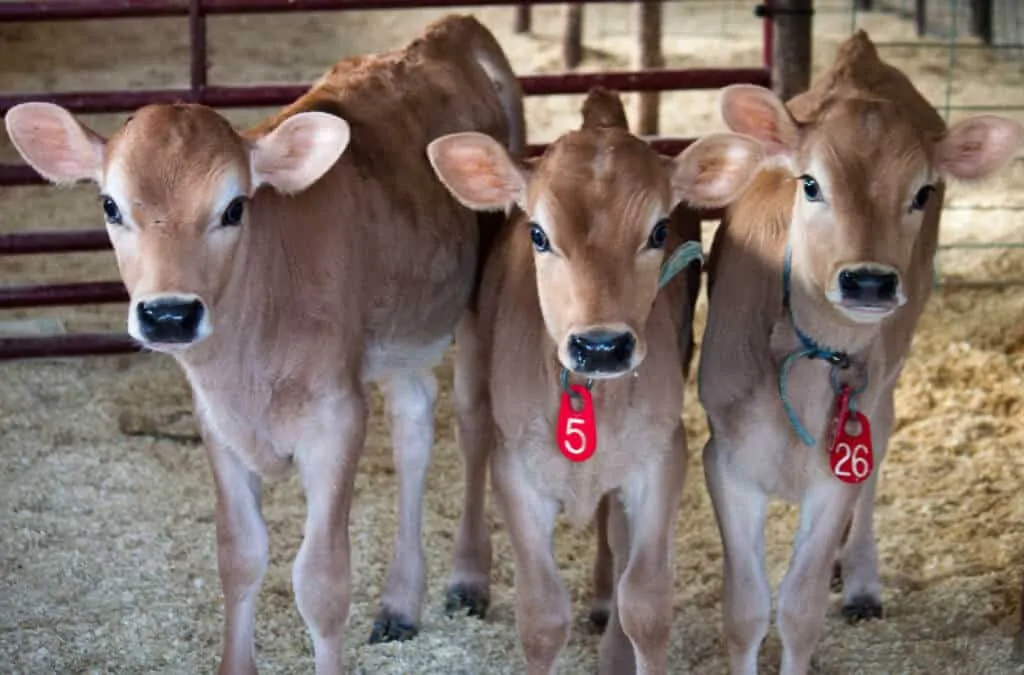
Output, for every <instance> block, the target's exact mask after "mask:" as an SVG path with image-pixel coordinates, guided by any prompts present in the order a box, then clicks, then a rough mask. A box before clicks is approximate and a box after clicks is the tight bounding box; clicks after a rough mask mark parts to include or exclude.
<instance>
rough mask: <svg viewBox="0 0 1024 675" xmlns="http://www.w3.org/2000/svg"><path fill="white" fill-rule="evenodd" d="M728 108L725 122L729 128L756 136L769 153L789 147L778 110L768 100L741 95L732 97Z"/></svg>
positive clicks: (775, 152) (779, 151) (783, 150)
mask: <svg viewBox="0 0 1024 675" xmlns="http://www.w3.org/2000/svg"><path fill="white" fill-rule="evenodd" d="M728 108H729V110H728V112H727V117H726V123H727V124H728V126H729V128H730V129H732V130H733V131H735V132H736V133H741V134H747V135H748V136H752V137H754V138H756V139H757V140H759V141H760V142H761V143H763V144H764V146H765V149H766V150H767V151H768V152H769V153H770V154H778V153H781V152H785V151H787V150H788V149H789V147H788V142H787V139H786V138H784V134H783V131H782V129H781V128H780V127H779V119H778V116H779V114H780V111H779V110H777V109H776V108H775V106H773V105H772V104H771V103H770V102H768V101H765V100H763V99H762V98H760V97H758V96H753V95H743V96H736V97H733V98H732V99H731V100H730V102H729V106H728Z"/></svg>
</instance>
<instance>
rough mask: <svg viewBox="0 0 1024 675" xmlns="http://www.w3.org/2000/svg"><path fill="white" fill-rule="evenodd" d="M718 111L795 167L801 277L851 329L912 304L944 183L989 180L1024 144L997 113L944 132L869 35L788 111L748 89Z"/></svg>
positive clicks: (729, 94) (842, 53)
mask: <svg viewBox="0 0 1024 675" xmlns="http://www.w3.org/2000/svg"><path fill="white" fill-rule="evenodd" d="M721 105H722V114H723V117H724V119H725V122H726V124H727V125H728V126H729V128H730V129H732V130H733V131H736V132H739V133H745V134H749V135H751V136H754V137H756V138H758V139H759V140H760V141H762V142H763V143H764V144H765V147H766V149H767V151H768V152H769V154H770V155H773V156H774V157H776V158H778V159H779V160H780V161H781V163H782V164H783V165H784V166H785V167H786V168H788V169H789V170H790V171H791V173H792V175H793V176H794V180H793V188H794V189H793V192H794V201H793V205H792V215H791V222H790V229H789V244H790V246H791V247H792V255H793V269H794V274H799V275H800V277H801V279H802V281H803V282H804V283H805V284H807V285H809V286H811V287H812V288H813V290H814V291H815V294H816V295H817V297H819V298H821V299H823V301H824V303H825V304H827V305H828V306H830V307H832V308H834V310H835V312H836V317H837V318H838V319H839V320H841V321H845V322H852V323H854V324H875V323H878V322H880V321H882V320H883V319H885V318H886V317H888V316H890V315H892V314H893V313H894V312H896V311H897V310H898V309H899V307H901V306H902V305H903V304H904V303H906V301H907V297H906V292H907V291H906V288H907V285H906V283H905V280H906V277H907V274H908V272H909V267H910V266H911V264H912V260H913V253H914V246H915V243H916V241H917V239H918V235H919V233H920V232H921V231H922V229H923V228H928V227H931V228H937V227H938V221H939V212H940V210H941V208H942V204H941V196H942V194H943V193H944V190H942V189H940V188H942V187H943V186H944V183H945V181H946V180H947V179H949V178H954V179H960V180H979V179H983V178H986V177H988V176H990V175H992V174H993V173H995V172H996V171H998V170H999V169H1000V168H1001V167H1003V165H1005V164H1006V163H1007V162H1008V161H1009V160H1010V159H1011V158H1012V156H1013V154H1014V153H1015V152H1016V150H1017V148H1018V147H1019V146H1020V143H1021V139H1022V138H1024V128H1022V127H1021V125H1020V124H1018V123H1016V122H1013V121H1011V120H1007V119H1003V118H1000V117H996V116H993V115H978V116H974V117H969V118H967V119H964V120H962V121H960V122H958V123H956V124H954V125H953V126H952V127H950V128H948V129H947V127H946V125H945V123H944V122H943V120H942V118H941V117H940V116H939V115H938V113H937V112H936V111H935V109H934V108H933V107H932V106H931V105H930V104H929V103H928V102H927V101H926V100H925V99H924V97H923V96H921V94H920V93H918V91H917V90H916V89H915V88H914V86H913V85H912V84H911V83H910V81H909V80H908V79H907V78H906V76H904V75H903V74H902V73H901V72H900V71H899V70H897V69H896V68H894V67H892V66H890V65H888V64H886V63H884V62H883V61H882V60H881V59H880V58H879V57H878V53H877V50H876V49H875V47H874V45H873V44H872V43H871V41H870V40H869V39H868V37H867V35H866V34H865V33H864V32H863V31H858V32H857V33H856V34H855V35H854V36H853V37H851V38H850V39H849V40H847V42H845V43H844V44H843V45H842V46H841V47H840V49H839V54H838V56H837V58H836V62H835V64H834V65H833V66H832V68H831V70H830V71H828V72H827V73H826V74H825V75H824V76H823V77H822V78H820V79H819V80H817V81H816V82H815V83H814V85H813V86H812V88H811V89H810V90H809V91H808V92H806V93H804V94H801V95H800V96H798V97H796V98H794V99H793V100H792V101H790V103H789V107H788V108H787V106H786V105H784V104H783V103H782V101H780V100H779V99H778V98H777V97H776V96H775V95H774V94H773V93H772V92H770V91H768V90H767V89H764V88H761V87H756V86H751V85H737V86H731V87H726V88H725V89H724V90H723V93H722V103H721ZM936 192H938V198H936ZM922 272H923V273H926V274H930V270H922Z"/></svg>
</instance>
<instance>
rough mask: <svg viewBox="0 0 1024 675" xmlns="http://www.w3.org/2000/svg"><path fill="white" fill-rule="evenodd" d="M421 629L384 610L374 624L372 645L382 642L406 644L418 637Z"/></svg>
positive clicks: (371, 637)
mask: <svg viewBox="0 0 1024 675" xmlns="http://www.w3.org/2000/svg"><path fill="white" fill-rule="evenodd" d="M419 632H420V629H419V628H417V627H416V626H415V625H413V624H412V623H411V622H409V621H406V620H405V619H403V618H402V617H400V616H398V615H397V614H392V613H391V612H389V611H388V610H386V609H382V610H381V611H380V614H378V615H377V619H376V620H375V621H374V622H373V632H371V633H370V644H371V645H376V644H380V643H382V642H405V641H406V640H411V639H413V638H414V637H416V634H417V633H419Z"/></svg>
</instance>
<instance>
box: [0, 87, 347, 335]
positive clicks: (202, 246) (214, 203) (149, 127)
mask: <svg viewBox="0 0 1024 675" xmlns="http://www.w3.org/2000/svg"><path fill="white" fill-rule="evenodd" d="M6 125H7V133H8V134H9V135H10V137H11V140H12V141H13V143H14V146H15V148H17V150H18V152H19V153H21V156H22V157H24V158H25V160H26V161H27V162H28V163H29V164H30V165H31V166H32V167H34V168H35V169H36V170H37V171H38V172H39V173H40V174H42V175H43V176H44V177H45V178H46V179H48V180H49V181H51V182H53V183H55V184H58V185H66V184H71V183H75V182H78V181H83V180H88V181H93V182H95V183H96V184H97V185H98V186H99V188H100V208H101V210H102V213H103V217H104V218H105V220H106V224H107V232H108V234H109V235H110V240H111V242H112V243H113V246H114V251H115V253H116V255H117V263H118V268H119V269H120V272H121V278H122V280H123V281H124V283H125V286H126V287H127V289H128V292H129V293H130V295H131V303H130V305H129V314H128V330H129V333H130V334H131V335H132V337H133V338H135V339H136V340H138V341H139V342H141V343H142V344H144V345H146V346H148V347H150V348H152V349H156V350H162V351H175V350H181V349H183V348H185V347H187V346H188V345H190V344H193V343H195V342H198V341H200V340H202V339H203V338H205V337H207V336H208V335H210V333H211V332H212V331H213V330H214V326H215V323H214V317H215V316H216V311H215V310H216V307H217V304H218V302H219V301H220V300H221V296H222V291H223V290H224V287H225V284H226V283H227V280H228V279H229V278H230V276H231V274H232V272H233V267H234V265H235V263H236V261H237V260H236V259H237V257H238V255H237V254H238V248H239V244H240V242H241V241H243V240H244V239H245V237H246V236H247V234H246V230H247V228H248V226H249V222H250V218H249V213H248V211H249V208H248V207H249V199H250V197H252V196H253V194H254V193H255V192H256V190H257V189H258V188H259V187H260V186H262V185H268V186H270V187H272V188H273V189H276V190H277V191H279V192H282V193H296V192H299V191H302V190H304V189H305V188H307V187H308V186H309V185H311V184H312V183H313V182H315V181H316V180H317V179H318V178H320V177H321V176H322V175H323V174H324V173H325V172H326V171H327V170H328V169H329V168H330V167H331V166H332V165H333V164H334V163H335V162H336V161H337V159H338V157H340V156H341V153H342V152H343V151H344V150H345V147H346V146H347V144H348V139H349V127H348V124H347V123H346V122H345V121H344V120H342V119H339V118H337V117H334V116H331V115H327V114H324V113H316V112H310V113H300V114H297V115H294V116H292V117H289V118H288V119H286V120H285V121H284V122H282V123H281V124H280V125H279V126H277V127H276V128H275V129H273V130H272V131H269V132H268V133H265V134H263V135H261V136H258V137H255V138H243V137H242V136H241V135H240V134H238V133H236V132H235V130H234V129H233V128H232V127H231V125H230V124H229V122H228V121H227V120H226V119H224V118H223V117H221V116H220V115H218V114H217V113H216V112H214V111H213V110H211V109H209V108H206V107H203V106H199V105H188V104H177V105H151V106H146V107H144V108H141V109H140V110H138V111H137V112H136V113H135V114H134V115H132V116H131V117H129V118H128V120H127V122H126V123H125V124H124V125H123V126H122V127H121V128H120V129H119V130H118V131H117V132H116V133H114V134H113V135H112V136H111V137H110V138H109V139H105V138H103V137H102V136H100V135H99V134H97V133H96V132H94V131H92V130H91V129H89V128H87V127H86V126H85V125H83V124H82V123H81V122H79V121H78V120H77V119H75V117H74V116H72V115H71V113H69V112H68V111H66V110H64V109H63V108H61V107H59V106H56V105H53V104H50V103H23V104H21V105H18V106H15V107H14V108H12V109H11V110H10V111H9V112H8V113H7V117H6Z"/></svg>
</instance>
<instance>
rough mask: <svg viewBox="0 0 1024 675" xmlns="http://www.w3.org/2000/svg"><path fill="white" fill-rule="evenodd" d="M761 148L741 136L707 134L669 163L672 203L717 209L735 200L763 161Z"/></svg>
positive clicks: (754, 142)
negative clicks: (681, 202)
mask: <svg viewBox="0 0 1024 675" xmlns="http://www.w3.org/2000/svg"><path fill="white" fill-rule="evenodd" d="M765 158H766V154H765V150H764V147H763V146H762V145H761V143H759V142H758V141H757V140H755V139H754V138H751V137H750V136H745V135H741V134H729V133H723V134H710V135H708V136H705V137H703V138H701V139H700V140H698V141H697V142H696V143H694V144H693V145H691V146H690V147H688V148H686V149H685V150H683V151H682V152H681V153H679V155H678V156H677V157H676V158H675V159H674V160H671V165H672V168H671V170H672V197H673V199H674V201H675V203H677V204H678V203H679V202H680V201H684V200H685V201H686V202H688V203H689V204H691V205H692V206H696V207H698V208H705V209H717V208H721V207H723V206H726V205H727V204H729V203H730V202H732V201H733V200H735V199H736V198H737V197H739V196H740V195H741V194H742V193H743V190H745V189H746V187H747V185H749V184H750V181H751V180H752V179H753V178H754V175H755V174H756V173H757V171H758V169H759V168H760V166H761V163H762V162H763V161H764V160H765Z"/></svg>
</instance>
